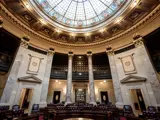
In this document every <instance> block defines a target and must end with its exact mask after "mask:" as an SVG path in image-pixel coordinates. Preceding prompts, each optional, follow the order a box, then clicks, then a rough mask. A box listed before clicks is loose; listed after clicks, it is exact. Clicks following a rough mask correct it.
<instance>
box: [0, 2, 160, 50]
mask: <svg viewBox="0 0 160 120" xmlns="http://www.w3.org/2000/svg"><path fill="white" fill-rule="evenodd" d="M0 11H2V12H3V13H5V14H6V15H7V16H8V18H10V19H11V20H12V22H13V23H15V25H18V26H19V27H21V28H22V29H24V30H25V31H26V32H29V33H31V34H33V35H35V36H37V37H39V38H41V39H44V40H47V41H50V42H53V43H54V44H57V45H63V46H70V47H89V46H95V45H100V44H104V43H106V42H108V41H112V40H115V39H118V38H120V37H122V36H124V35H126V34H128V33H130V32H132V31H135V30H137V29H139V27H140V26H145V25H146V24H147V23H148V22H149V21H151V20H153V19H154V18H155V17H157V16H159V14H160V5H158V6H157V7H156V8H155V9H154V10H153V11H152V12H150V13H149V14H148V15H147V16H146V17H144V18H143V19H142V20H141V21H139V22H138V23H137V24H135V25H134V26H132V27H131V28H130V29H127V30H125V31H124V32H122V33H120V34H117V35H115V36H113V37H111V38H109V39H106V40H103V41H99V42H95V43H90V44H88V43H86V44H69V43H67V44H66V43H62V42H58V41H56V40H52V39H50V38H48V37H46V36H44V35H42V34H40V33H37V32H36V31H34V30H32V29H31V28H29V27H28V26H27V25H25V24H23V23H22V22H21V21H20V20H18V18H16V17H15V16H14V15H12V14H11V13H10V12H9V11H8V10H7V9H6V8H5V7H4V6H3V5H2V4H1V3H0Z"/></svg>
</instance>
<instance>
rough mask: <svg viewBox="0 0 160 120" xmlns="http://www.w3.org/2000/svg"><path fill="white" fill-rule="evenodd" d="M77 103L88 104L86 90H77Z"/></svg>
mask: <svg viewBox="0 0 160 120" xmlns="http://www.w3.org/2000/svg"><path fill="white" fill-rule="evenodd" d="M75 96H76V97H75V102H76V103H85V102H86V89H75Z"/></svg>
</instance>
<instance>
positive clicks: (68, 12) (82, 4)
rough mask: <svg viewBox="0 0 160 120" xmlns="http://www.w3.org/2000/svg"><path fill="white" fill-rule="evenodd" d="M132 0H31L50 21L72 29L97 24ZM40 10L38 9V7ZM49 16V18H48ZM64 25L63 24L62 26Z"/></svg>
mask: <svg viewBox="0 0 160 120" xmlns="http://www.w3.org/2000/svg"><path fill="white" fill-rule="evenodd" d="M131 1H132V0H30V2H31V3H32V4H34V5H33V6H34V7H36V11H41V12H39V13H40V14H41V15H42V12H43V15H42V16H45V18H46V16H48V18H49V19H50V20H49V21H51V20H52V21H54V22H56V26H57V24H60V25H61V27H62V28H63V27H69V28H70V29H75V28H76V29H84V28H87V29H88V28H90V27H93V26H97V25H99V24H100V23H103V22H104V21H107V20H108V19H109V18H111V17H112V16H114V15H115V14H116V13H118V12H119V11H121V8H123V6H126V4H129V2H131ZM37 8H38V9H39V10H38V9H37ZM48 18H47V19H48ZM62 25H63V26H62Z"/></svg>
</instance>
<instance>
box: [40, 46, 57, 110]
mask: <svg viewBox="0 0 160 120" xmlns="http://www.w3.org/2000/svg"><path fill="white" fill-rule="evenodd" d="M54 53H55V52H54V49H53V48H50V49H49V50H48V54H47V55H48V56H47V64H46V69H45V74H44V79H43V83H42V91H41V98H40V102H41V104H43V105H44V107H45V106H46V105H47V102H46V100H47V95H48V87H49V80H50V75H51V68H52V61H53V56H54Z"/></svg>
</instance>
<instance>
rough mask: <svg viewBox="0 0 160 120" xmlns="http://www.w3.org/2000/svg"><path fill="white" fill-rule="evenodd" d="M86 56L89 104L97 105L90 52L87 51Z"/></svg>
mask: <svg viewBox="0 0 160 120" xmlns="http://www.w3.org/2000/svg"><path fill="white" fill-rule="evenodd" d="M87 56H88V71H89V90H90V102H89V103H90V104H93V105H97V104H96V100H95V89H94V76H93V66H92V52H90V51H89V52H87Z"/></svg>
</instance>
